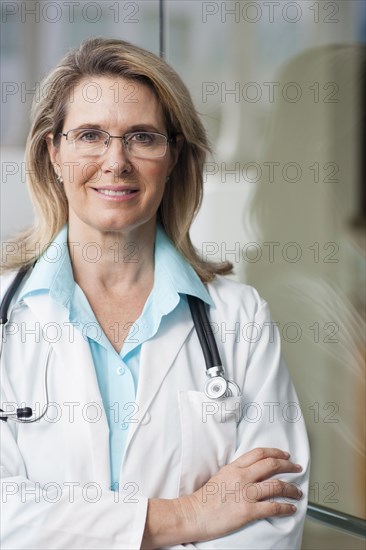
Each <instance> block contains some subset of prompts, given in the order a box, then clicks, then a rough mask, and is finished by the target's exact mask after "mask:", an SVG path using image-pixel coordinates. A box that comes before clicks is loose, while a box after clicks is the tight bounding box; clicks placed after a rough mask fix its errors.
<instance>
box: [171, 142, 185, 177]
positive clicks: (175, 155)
mask: <svg viewBox="0 0 366 550" xmlns="http://www.w3.org/2000/svg"><path fill="white" fill-rule="evenodd" d="M183 143H184V136H183V134H177V135H176V136H175V140H174V143H173V144H172V146H171V148H170V156H171V160H170V165H169V174H171V172H172V171H173V169H174V166H175V165H176V164H177V162H178V159H179V155H180V152H181V150H182V147H183Z"/></svg>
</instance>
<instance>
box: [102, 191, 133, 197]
mask: <svg viewBox="0 0 366 550" xmlns="http://www.w3.org/2000/svg"><path fill="white" fill-rule="evenodd" d="M96 191H98V193H102V195H108V196H110V197H123V196H124V195H131V194H132V193H137V191H138V190H137V189H126V190H125V191H112V190H111V189H96Z"/></svg>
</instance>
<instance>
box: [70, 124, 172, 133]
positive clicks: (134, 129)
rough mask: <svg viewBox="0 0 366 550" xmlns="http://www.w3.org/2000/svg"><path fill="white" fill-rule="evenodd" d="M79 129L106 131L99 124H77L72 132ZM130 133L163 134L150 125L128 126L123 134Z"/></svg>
mask: <svg viewBox="0 0 366 550" xmlns="http://www.w3.org/2000/svg"><path fill="white" fill-rule="evenodd" d="M79 128H86V129H88V128H89V129H95V130H104V131H105V132H107V131H108V130H105V127H103V126H101V125H100V124H96V123H95V122H83V123H82V124H79V125H78V126H77V127H76V128H74V130H78V129H79ZM130 132H157V133H158V134H163V133H164V131H163V130H160V129H158V128H156V127H155V126H153V125H152V124H134V125H133V126H129V127H128V129H127V130H126V131H125V132H124V133H125V134H128V133H130Z"/></svg>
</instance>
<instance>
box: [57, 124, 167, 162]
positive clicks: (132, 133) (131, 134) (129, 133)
mask: <svg viewBox="0 0 366 550" xmlns="http://www.w3.org/2000/svg"><path fill="white" fill-rule="evenodd" d="M75 130H94V131H98V132H103V133H104V134H106V135H107V136H108V142H107V144H106V145H105V148H104V151H103V152H102V153H100V155H103V154H104V153H105V152H106V151H107V149H108V148H109V145H110V143H111V139H112V138H118V139H122V141H123V143H124V146H125V150H126V151H127V153H128V154H131V153H130V151H129V150H128V145H129V141H127V137H128V136H133V135H138V134H153V135H156V136H161V137H164V138H165V139H166V143H165V151H164V154H163V155H159V156H158V157H147V159H149V158H150V159H153V158H163V157H164V156H165V155H166V152H167V150H168V144H169V143H173V141H174V139H175V136H171V137H168V136H166V135H165V134H161V133H160V132H150V131H148V130H140V131H135V132H127V133H126V134H124V135H123V136H112V135H111V134H110V133H109V132H107V130H101V129H100V128H71V129H70V130H68V131H67V132H59V135H60V136H64V137H65V138H66V141H69V140H68V138H67V135H68V134H69V133H70V132H73V131H75ZM69 143H74V144H75V140H74V141H69ZM132 156H134V155H132ZM142 158H143V157H142Z"/></svg>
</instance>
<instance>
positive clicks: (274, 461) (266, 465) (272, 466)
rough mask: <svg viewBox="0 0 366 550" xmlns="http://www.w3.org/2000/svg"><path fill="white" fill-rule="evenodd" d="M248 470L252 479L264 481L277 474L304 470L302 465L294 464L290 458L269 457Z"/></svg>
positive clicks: (296, 472) (297, 472)
mask: <svg viewBox="0 0 366 550" xmlns="http://www.w3.org/2000/svg"><path fill="white" fill-rule="evenodd" d="M248 471H249V472H248V473H249V476H250V479H251V480H252V481H264V480H266V479H268V478H270V477H273V476H274V475H276V474H284V473H294V474H299V473H300V472H301V471H302V466H300V464H294V463H293V462H291V461H290V460H284V459H282V458H274V457H269V458H264V459H263V460H260V461H259V462H256V463H255V464H253V465H252V466H250V467H249V468H248Z"/></svg>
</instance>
